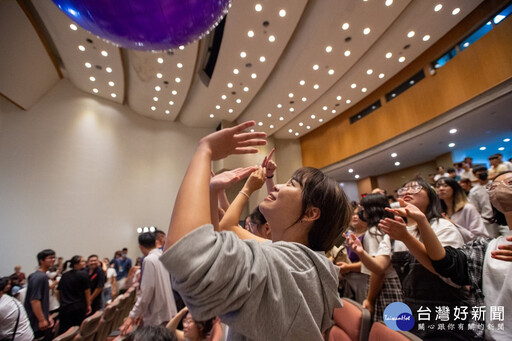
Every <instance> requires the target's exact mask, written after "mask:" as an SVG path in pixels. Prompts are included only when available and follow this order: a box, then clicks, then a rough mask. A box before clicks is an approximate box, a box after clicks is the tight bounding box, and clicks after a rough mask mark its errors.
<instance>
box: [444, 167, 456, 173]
mask: <svg viewBox="0 0 512 341" xmlns="http://www.w3.org/2000/svg"><path fill="white" fill-rule="evenodd" d="M446 173H455V168H452V167H450V168H448V169H447V170H446Z"/></svg>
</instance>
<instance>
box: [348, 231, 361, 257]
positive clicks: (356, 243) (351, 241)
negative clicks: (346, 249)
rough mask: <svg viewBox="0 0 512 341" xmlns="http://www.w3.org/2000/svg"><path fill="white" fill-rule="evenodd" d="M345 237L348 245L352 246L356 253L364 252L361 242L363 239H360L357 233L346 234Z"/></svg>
mask: <svg viewBox="0 0 512 341" xmlns="http://www.w3.org/2000/svg"><path fill="white" fill-rule="evenodd" d="M345 237H346V238H347V244H348V246H350V248H351V249H352V250H354V252H355V253H357V254H358V255H359V254H361V253H363V252H364V248H363V245H362V244H361V241H360V240H359V238H357V237H356V235H355V234H353V233H352V234H350V235H347V234H345Z"/></svg>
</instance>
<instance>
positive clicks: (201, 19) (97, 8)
mask: <svg viewBox="0 0 512 341" xmlns="http://www.w3.org/2000/svg"><path fill="white" fill-rule="evenodd" d="M53 2H54V3H55V4H56V5H57V7H59V9H60V10H61V11H62V12H64V13H65V14H66V15H67V16H68V17H70V18H71V19H72V20H73V21H74V22H76V23H77V24H78V25H80V26H81V27H82V28H84V29H86V30H88V31H90V32H91V33H93V34H95V35H97V36H99V37H100V38H103V39H106V40H108V41H110V42H112V43H114V44H116V45H119V46H121V47H125V48H128V49H135V50H143V51H148V50H167V49H174V48H177V47H179V46H181V45H186V44H189V43H191V42H194V41H195V40H197V39H201V38H202V37H203V36H205V35H207V34H208V33H210V31H211V30H212V29H214V28H215V26H217V24H218V23H219V22H220V21H221V20H222V17H223V16H224V15H225V14H226V13H227V10H228V7H229V2H230V0H108V1H105V0H53Z"/></svg>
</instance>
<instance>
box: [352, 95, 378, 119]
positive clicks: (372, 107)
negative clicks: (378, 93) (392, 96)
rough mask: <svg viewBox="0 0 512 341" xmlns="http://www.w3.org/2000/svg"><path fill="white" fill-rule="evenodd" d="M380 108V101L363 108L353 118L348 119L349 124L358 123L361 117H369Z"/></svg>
mask: <svg viewBox="0 0 512 341" xmlns="http://www.w3.org/2000/svg"><path fill="white" fill-rule="evenodd" d="M381 106H382V104H381V103H380V99H379V100H378V101H377V102H375V103H372V104H371V105H369V106H368V107H366V108H364V109H363V110H361V111H360V112H358V113H357V114H355V115H354V116H352V117H350V124H352V123H355V122H357V121H359V120H360V119H362V118H363V117H365V116H368V115H370V114H371V113H372V112H374V111H375V110H377V109H379V108H380V107H381Z"/></svg>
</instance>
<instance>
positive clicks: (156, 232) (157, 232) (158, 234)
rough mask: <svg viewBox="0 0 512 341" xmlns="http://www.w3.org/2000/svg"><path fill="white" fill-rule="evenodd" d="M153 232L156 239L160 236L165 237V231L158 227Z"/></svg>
mask: <svg viewBox="0 0 512 341" xmlns="http://www.w3.org/2000/svg"><path fill="white" fill-rule="evenodd" d="M153 233H154V234H155V238H156V239H158V238H159V237H165V232H164V231H162V230H159V229H156V230H155V232H153Z"/></svg>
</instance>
